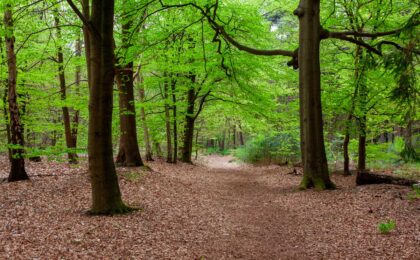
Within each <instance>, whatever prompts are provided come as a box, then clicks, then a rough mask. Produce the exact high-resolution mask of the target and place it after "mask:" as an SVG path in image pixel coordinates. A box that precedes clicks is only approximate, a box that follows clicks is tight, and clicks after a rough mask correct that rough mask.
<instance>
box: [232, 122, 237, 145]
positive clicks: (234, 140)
mask: <svg viewBox="0 0 420 260" xmlns="http://www.w3.org/2000/svg"><path fill="white" fill-rule="evenodd" d="M232 139H233V148H234V149H236V124H234V125H233V129H232Z"/></svg>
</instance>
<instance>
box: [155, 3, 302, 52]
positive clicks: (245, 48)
mask: <svg viewBox="0 0 420 260" xmlns="http://www.w3.org/2000/svg"><path fill="white" fill-rule="evenodd" d="M159 2H160V4H161V5H162V7H163V8H173V7H187V6H190V7H193V8H195V9H197V10H199V11H200V12H201V14H202V15H203V16H204V17H206V18H207V21H208V22H209V24H210V26H211V27H212V29H213V30H215V31H216V33H220V34H221V35H222V36H223V38H224V39H225V40H226V41H227V42H229V43H230V44H232V45H233V46H235V47H236V48H238V49H239V50H241V51H245V52H248V53H251V54H254V55H261V56H274V55H280V56H287V57H293V55H294V52H293V51H286V50H260V49H255V48H251V47H248V46H245V45H243V44H241V43H239V42H237V41H236V40H235V39H233V38H232V37H231V36H230V35H229V34H228V33H227V32H226V30H225V29H224V28H223V26H221V25H219V24H218V23H217V22H216V21H215V20H214V19H213V18H212V17H211V15H210V14H209V12H208V11H206V10H204V9H203V8H202V7H200V6H198V5H197V4H195V3H186V4H179V5H165V4H163V1H162V0H159Z"/></svg>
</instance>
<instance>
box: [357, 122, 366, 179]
mask: <svg viewBox="0 0 420 260" xmlns="http://www.w3.org/2000/svg"><path fill="white" fill-rule="evenodd" d="M359 124H360V126H359V127H360V133H359V149H358V152H359V161H358V163H357V170H358V171H359V172H361V173H363V172H364V171H365V170H366V116H362V118H360V120H359Z"/></svg>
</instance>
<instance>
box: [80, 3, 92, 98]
mask: <svg viewBox="0 0 420 260" xmlns="http://www.w3.org/2000/svg"><path fill="white" fill-rule="evenodd" d="M81 2H82V14H83V16H84V17H85V19H86V20H88V21H89V20H90V19H91V17H90V16H91V6H90V2H91V0H81ZM82 30H83V40H84V42H85V44H84V47H85V56H86V68H87V77H88V86H89V90H90V87H91V86H92V82H91V78H92V62H91V57H92V51H91V45H92V43H91V37H92V36H91V34H90V33H89V28H88V27H87V25H86V24H85V23H83V27H82Z"/></svg>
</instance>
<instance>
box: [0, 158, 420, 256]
mask: <svg viewBox="0 0 420 260" xmlns="http://www.w3.org/2000/svg"><path fill="white" fill-rule="evenodd" d="M148 166H150V168H151V169H152V170H151V171H150V170H146V169H143V168H118V174H119V178H120V187H121V191H122V194H123V199H124V201H125V202H126V203H127V204H128V205H130V206H134V207H139V208H141V210H139V211H136V212H134V213H131V214H128V215H116V216H111V217H107V216H88V215H87V214H86V211H87V210H88V209H89V206H90V192H91V191H90V184H89V178H88V176H87V170H86V163H85V162H82V163H80V165H78V166H69V165H68V164H65V163H59V162H51V161H46V160H44V161H42V162H40V163H33V162H28V163H27V171H28V174H29V175H30V176H32V178H31V180H30V181H24V182H17V183H6V182H4V183H1V184H0V259H92V258H100V259H418V257H419V253H420V252H419V248H420V214H419V213H420V202H419V200H410V199H408V198H407V194H408V193H409V192H410V188H407V187H399V186H393V185H372V186H361V187H356V186H355V185H354V182H355V180H354V177H342V176H338V175H334V176H333V180H334V182H335V183H336V184H338V189H337V190H334V191H324V192H316V191H311V190H309V191H304V192H302V191H297V190H296V187H297V186H298V184H299V181H300V178H301V176H295V175H290V174H288V173H289V172H290V168H287V167H280V166H265V167H254V166H250V165H243V164H239V163H237V162H234V161H232V158H230V157H220V156H209V157H205V158H202V159H200V160H199V162H198V163H197V165H194V166H193V165H188V164H182V163H178V164H176V165H173V164H167V163H165V162H164V161H163V160H156V161H154V162H150V163H148ZM7 172H8V162H7V158H6V157H1V158H0V178H6V177H7ZM34 175H36V177H34ZM389 219H392V220H395V222H396V229H395V230H393V231H391V232H390V234H387V235H383V234H380V233H379V232H378V230H377V224H378V223H379V222H382V221H386V220H389Z"/></svg>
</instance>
